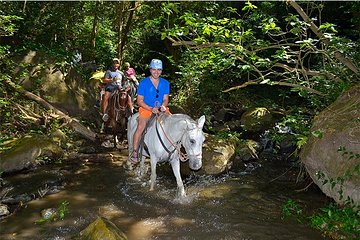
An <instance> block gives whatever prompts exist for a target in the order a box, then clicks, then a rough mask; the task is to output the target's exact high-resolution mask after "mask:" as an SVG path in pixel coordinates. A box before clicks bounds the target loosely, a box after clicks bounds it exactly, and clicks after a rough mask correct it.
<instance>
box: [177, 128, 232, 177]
mask: <svg viewBox="0 0 360 240" xmlns="http://www.w3.org/2000/svg"><path fill="white" fill-rule="evenodd" d="M234 155H235V143H232V142H225V141H223V140H218V139H216V138H214V137H213V136H210V135H209V136H206V143H205V144H204V148H203V166H202V168H201V169H200V170H199V172H198V173H199V174H207V175H218V174H221V173H223V172H224V171H225V170H226V169H229V168H230V167H231V164H232V158H233V157H234ZM189 171H190V170H189V167H188V163H187V162H186V163H183V164H182V166H181V173H182V174H183V175H189Z"/></svg>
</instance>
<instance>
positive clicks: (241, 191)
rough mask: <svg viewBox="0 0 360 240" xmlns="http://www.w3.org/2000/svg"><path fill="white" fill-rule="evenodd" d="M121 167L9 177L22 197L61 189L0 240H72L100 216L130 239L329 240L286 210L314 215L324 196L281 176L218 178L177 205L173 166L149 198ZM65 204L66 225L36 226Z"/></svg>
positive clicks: (55, 168) (192, 185)
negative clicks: (291, 204)
mask: <svg viewBox="0 0 360 240" xmlns="http://www.w3.org/2000/svg"><path fill="white" fill-rule="evenodd" d="M121 164H122V162H121V161H115V162H103V163H90V162H83V161H79V162H77V163H76V164H70V163H69V162H67V163H62V164H55V165H51V166H50V165H48V166H42V167H40V168H39V169H37V170H36V171H33V172H28V173H24V174H17V175H14V176H9V177H7V178H6V179H5V180H6V181H7V182H8V183H10V184H11V185H12V186H14V188H16V189H29V188H30V187H34V185H35V184H36V183H37V182H39V181H40V180H36V179H44V178H48V179H52V180H49V182H51V181H53V182H58V183H59V182H61V184H60V185H63V187H61V188H57V189H56V191H53V192H56V193H53V194H49V195H45V196H44V197H43V198H40V199H36V200H33V201H31V202H28V203H27V204H26V206H23V207H22V208H21V210H19V211H17V212H16V214H14V215H12V216H10V217H8V218H6V219H4V220H2V221H1V222H0V239H2V240H7V239H71V238H72V237H74V236H76V235H77V234H78V233H79V232H80V231H81V230H83V229H84V228H85V227H86V226H87V225H88V224H90V223H91V222H92V221H94V220H95V219H96V218H97V217H98V216H103V217H106V218H107V219H109V220H111V221H112V222H113V223H115V224H116V225H117V226H118V227H119V228H120V229H121V230H122V231H124V232H125V233H126V235H127V237H128V238H129V239H244V240H245V239H246V240H257V239H261V240H267V239H269V240H273V239H279V240H282V239H283V240H288V239H292V240H305V239H309V240H310V239H314V240H318V239H324V238H323V237H322V236H321V234H320V233H319V232H317V231H316V230H314V229H311V228H310V227H308V226H306V225H303V224H301V223H299V222H297V221H296V220H295V219H293V218H283V215H282V206H283V204H284V203H286V202H287V200H288V199H289V198H291V199H294V200H295V201H297V202H300V203H301V204H302V205H304V206H306V207H307V209H312V208H316V207H319V206H322V205H323V204H324V202H325V201H326V200H327V199H326V198H325V196H324V195H323V194H321V193H319V192H318V191H316V190H315V189H312V190H311V189H310V190H309V191H307V192H304V191H302V192H297V191H295V190H296V189H298V188H299V187H298V186H294V183H293V182H289V181H278V180H275V181H272V180H274V179H275V178H276V175H273V173H274V172H277V174H278V175H280V174H281V172H279V170H278V169H275V170H274V169H272V170H271V171H273V172H271V171H269V169H270V168H268V167H267V166H266V164H265V165H263V166H261V167H258V168H252V169H250V170H249V169H248V170H245V171H244V170H243V171H240V170H239V171H233V172H228V173H226V174H223V175H221V176H217V177H209V176H196V175H194V176H191V177H188V178H187V179H185V180H184V181H185V188H186V192H187V198H186V199H185V200H179V199H177V198H176V182H175V178H174V177H173V176H172V175H171V174H170V171H168V170H166V169H167V167H168V166H163V167H162V168H163V169H165V170H163V171H162V172H160V171H158V179H157V185H156V189H155V190H154V191H153V192H150V191H149V184H148V182H147V181H146V180H140V179H138V178H137V177H136V175H135V174H133V172H131V171H129V170H126V169H125V168H124V167H123V166H121ZM168 168H169V169H170V167H168ZM271 175H272V176H271ZM34 179H35V181H34ZM146 179H148V178H146ZM49 182H48V183H47V184H46V187H47V188H50V185H51V184H49ZM30 185H31V186H30ZM43 190H44V189H43ZM63 201H67V202H68V203H69V205H68V206H67V208H68V212H67V213H66V214H65V218H64V220H58V221H54V222H46V223H44V224H35V223H34V222H36V221H37V220H39V219H41V216H40V212H41V210H43V209H46V208H56V207H58V206H59V205H60V203H61V202H63Z"/></svg>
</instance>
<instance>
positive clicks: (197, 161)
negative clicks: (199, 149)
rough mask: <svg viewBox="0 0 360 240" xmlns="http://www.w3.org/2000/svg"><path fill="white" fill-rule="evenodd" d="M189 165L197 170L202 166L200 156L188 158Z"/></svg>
mask: <svg viewBox="0 0 360 240" xmlns="http://www.w3.org/2000/svg"><path fill="white" fill-rule="evenodd" d="M189 167H190V168H191V169H192V170H195V171H196V170H199V169H200V168H201V167H202V160H201V157H200V158H195V159H193V160H190V161H189Z"/></svg>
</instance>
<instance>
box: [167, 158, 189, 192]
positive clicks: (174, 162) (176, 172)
mask: <svg viewBox="0 0 360 240" xmlns="http://www.w3.org/2000/svg"><path fill="white" fill-rule="evenodd" d="M170 163H171V168H172V170H173V173H174V175H175V178H176V183H177V186H178V196H179V197H186V193H185V188H184V184H183V182H182V179H181V175H180V160H179V159H171V161H170Z"/></svg>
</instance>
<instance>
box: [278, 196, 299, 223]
mask: <svg viewBox="0 0 360 240" xmlns="http://www.w3.org/2000/svg"><path fill="white" fill-rule="evenodd" d="M282 212H283V215H284V216H285V217H290V216H296V217H297V219H298V221H299V222H303V220H304V219H303V209H302V208H301V207H300V206H299V204H297V203H296V202H295V201H294V200H292V199H288V201H287V202H286V203H285V204H284V205H283V208H282Z"/></svg>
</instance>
